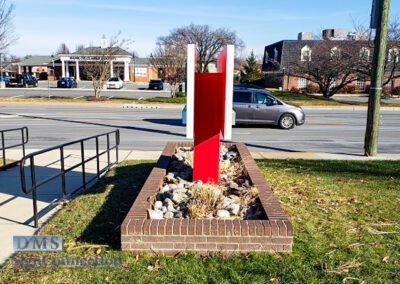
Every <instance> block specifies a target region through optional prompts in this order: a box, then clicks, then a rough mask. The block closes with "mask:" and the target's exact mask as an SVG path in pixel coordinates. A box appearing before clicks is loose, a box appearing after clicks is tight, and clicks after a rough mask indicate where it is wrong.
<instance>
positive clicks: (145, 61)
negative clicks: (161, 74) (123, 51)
mask: <svg viewBox="0 0 400 284" xmlns="http://www.w3.org/2000/svg"><path fill="white" fill-rule="evenodd" d="M129 65H131V66H137V67H148V66H150V65H151V63H150V58H148V57H135V58H132V59H131V62H130V64H129Z"/></svg>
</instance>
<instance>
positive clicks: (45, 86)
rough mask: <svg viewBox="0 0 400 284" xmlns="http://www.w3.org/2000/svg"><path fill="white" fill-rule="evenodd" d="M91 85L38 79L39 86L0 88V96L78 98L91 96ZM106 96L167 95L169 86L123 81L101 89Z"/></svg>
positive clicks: (88, 82)
mask: <svg viewBox="0 0 400 284" xmlns="http://www.w3.org/2000/svg"><path fill="white" fill-rule="evenodd" d="M93 95H94V93H93V86H92V82H90V81H80V82H78V87H77V88H74V89H63V88H57V82H56V81H39V86H38V87H37V88H35V87H29V88H13V87H11V88H6V89H0V97H8V98H43V97H47V98H48V97H49V96H50V97H55V98H70V99H78V98H85V97H90V96H93ZM103 96H104V97H106V98H117V99H139V98H150V97H169V96H170V86H169V85H168V84H164V90H149V89H148V83H125V84H124V87H123V88H122V89H120V90H115V89H109V90H103Z"/></svg>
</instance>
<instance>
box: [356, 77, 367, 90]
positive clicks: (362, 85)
mask: <svg viewBox="0 0 400 284" xmlns="http://www.w3.org/2000/svg"><path fill="white" fill-rule="evenodd" d="M356 85H357V89H358V90H363V91H364V90H365V79H363V78H358V79H357V82H356Z"/></svg>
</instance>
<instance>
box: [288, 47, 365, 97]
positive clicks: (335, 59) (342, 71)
mask: <svg viewBox="0 0 400 284" xmlns="http://www.w3.org/2000/svg"><path fill="white" fill-rule="evenodd" d="M350 43H351V42H349V41H330V40H324V41H322V42H319V43H318V44H316V45H314V47H313V48H312V49H311V53H310V54H308V56H302V60H298V61H297V62H296V63H294V64H293V65H292V66H290V67H289V70H288V71H289V74H290V75H292V76H295V77H299V78H305V79H307V80H309V81H311V82H314V83H315V84H317V85H318V86H319V88H320V90H321V92H322V94H323V95H324V97H327V98H329V97H332V96H333V95H334V94H336V93H337V92H338V91H339V90H340V89H342V88H343V87H345V86H347V85H348V84H350V83H351V82H353V81H355V80H357V78H358V76H357V74H355V72H354V66H355V65H356V63H358V60H359V57H358V56H357V54H358V48H357V47H356V46H355V45H353V44H350ZM356 51H357V52H356Z"/></svg>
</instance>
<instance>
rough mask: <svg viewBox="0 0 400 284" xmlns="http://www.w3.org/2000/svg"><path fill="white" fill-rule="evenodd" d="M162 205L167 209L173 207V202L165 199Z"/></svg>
mask: <svg viewBox="0 0 400 284" xmlns="http://www.w3.org/2000/svg"><path fill="white" fill-rule="evenodd" d="M164 205H165V206H167V207H168V205H174V202H173V201H172V200H171V199H169V198H165V200H164Z"/></svg>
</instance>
